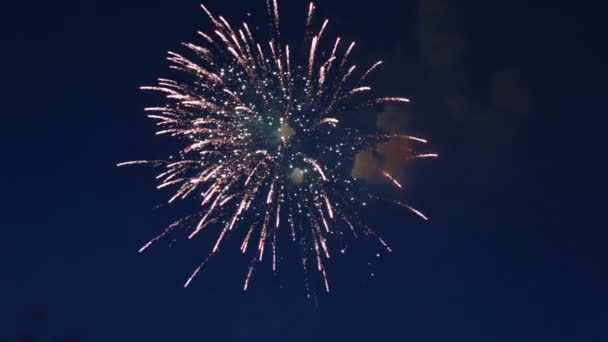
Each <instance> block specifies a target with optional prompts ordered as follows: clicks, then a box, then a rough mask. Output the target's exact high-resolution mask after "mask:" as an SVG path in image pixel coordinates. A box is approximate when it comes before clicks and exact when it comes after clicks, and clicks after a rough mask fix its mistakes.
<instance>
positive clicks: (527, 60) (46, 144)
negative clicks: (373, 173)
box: [0, 0, 608, 342]
mask: <svg viewBox="0 0 608 342" xmlns="http://www.w3.org/2000/svg"><path fill="white" fill-rule="evenodd" d="M371 3H372V4H373V6H370V5H369V4H367V3H363V2H361V3H358V2H357V3H354V2H352V1H346V0H326V1H320V3H319V4H318V5H319V6H318V8H319V13H321V14H322V15H323V16H327V17H330V18H331V19H332V33H336V31H337V32H339V33H340V34H341V35H342V36H343V37H348V38H351V39H355V40H357V41H358V42H359V44H360V46H363V47H365V49H364V50H360V51H359V53H358V55H357V58H360V59H361V60H363V61H371V60H373V59H374V58H376V57H377V56H381V57H382V58H383V59H384V60H385V61H386V65H387V67H386V69H384V70H383V71H382V72H380V73H379V74H378V76H377V78H376V82H377V84H378V87H379V89H381V90H383V91H386V92H388V93H391V94H395V93H397V94H403V95H407V96H409V97H411V98H412V99H413V100H414V103H413V104H412V106H411V107H410V108H409V109H408V111H407V124H406V125H405V127H406V128H407V129H408V130H409V131H411V132H412V133H416V134H420V135H423V136H426V137H429V138H430V140H431V141H432V144H433V145H432V146H433V147H434V148H435V149H436V150H437V151H438V152H439V153H440V154H441V156H442V158H441V159H440V160H437V161H432V162H424V163H420V164H418V165H416V167H415V168H414V169H413V170H411V172H410V173H409V174H408V180H409V183H410V186H409V190H408V194H407V199H408V200H410V201H412V202H413V203H416V204H417V205H418V206H419V207H421V208H424V209H425V211H426V212H427V213H428V214H430V216H431V218H432V219H431V221H430V222H429V223H422V222H419V221H418V220H416V219H415V218H413V217H411V215H408V214H406V213H402V212H398V211H391V210H387V211H386V212H384V211H383V212H381V213H376V214H372V215H371V216H370V219H371V220H372V221H373V222H374V223H375V224H376V225H377V226H378V228H379V230H380V231H382V232H385V234H386V235H387V236H388V237H389V238H390V241H391V243H392V246H393V249H394V253H392V254H390V255H385V256H383V257H382V258H381V259H379V260H378V259H373V258H372V260H371V262H372V264H371V266H368V265H367V262H368V260H367V259H364V258H363V255H353V256H352V258H353V259H354V261H352V262H349V261H345V260H338V261H336V263H335V264H334V265H333V267H331V266H330V272H331V274H332V280H333V291H332V293H331V294H329V295H326V294H324V293H322V292H319V293H318V297H317V299H316V300H306V298H305V294H304V292H303V290H302V289H301V288H300V287H301V284H300V285H298V284H299V279H300V273H298V270H297V269H294V270H291V271H287V274H286V275H285V276H284V277H283V279H282V280H277V279H273V278H272V276H271V275H270V274H269V272H267V273H264V272H261V273H260V275H259V277H258V278H256V280H255V282H254V285H253V287H252V289H251V291H249V292H247V293H244V292H242V291H241V286H242V279H243V274H244V269H243V268H242V267H240V266H242V265H241V264H237V263H235V262H234V257H231V256H227V257H226V258H217V259H216V260H215V261H214V263H213V264H212V265H210V266H209V268H207V269H206V270H205V272H204V273H203V274H202V276H201V277H199V278H198V279H197V281H196V282H195V284H194V286H193V287H192V288H189V289H187V290H184V289H182V284H183V281H184V279H185V278H186V277H187V276H188V274H189V272H190V271H191V270H192V269H193V268H194V267H195V266H196V264H197V262H198V261H199V260H200V257H202V256H203V255H204V253H206V250H205V249H204V248H203V247H204V246H205V245H204V244H203V245H196V244H190V243H184V242H183V241H181V240H180V239H179V238H178V240H177V241H176V243H175V244H174V245H173V248H169V247H167V244H166V243H164V244H159V245H158V246H157V247H156V248H154V249H152V250H151V252H150V253H148V254H145V255H139V254H137V249H138V248H139V247H140V246H141V245H142V243H143V242H145V241H146V239H148V238H150V237H151V236H153V235H154V233H156V232H158V231H159V230H161V229H162V228H163V227H164V226H165V225H166V224H167V223H170V222H171V219H173V218H175V216H174V215H177V212H175V211H172V210H171V209H160V210H155V209H154V208H155V207H156V206H157V205H158V204H161V203H163V202H164V201H165V199H166V194H163V193H158V192H157V191H155V190H154V188H155V185H154V179H153V178H154V177H153V173H152V172H151V170H145V169H139V170H131V169H129V170H124V169H117V168H116V167H115V164H116V163H117V162H120V161H124V160H130V159H134V158H157V157H163V156H165V155H166V153H167V151H169V150H170V149H171V147H172V146H171V144H170V143H167V141H165V140H162V139H156V138H155V137H154V136H153V124H152V123H151V122H149V121H148V120H147V119H146V118H145V115H144V113H143V110H142V109H143V107H144V106H146V105H148V104H150V103H152V101H153V100H154V98H153V97H150V96H149V95H148V94H142V93H141V92H140V91H139V90H138V87H139V86H140V85H142V84H149V83H151V82H152V81H153V80H154V79H155V78H156V77H159V76H162V75H166V74H167V69H166V62H165V60H164V57H165V53H166V51H167V50H170V49H171V50H173V49H176V48H178V44H179V42H181V41H184V40H188V39H192V38H194V37H195V34H194V33H195V31H196V30H198V29H201V28H206V27H209V26H208V23H207V22H206V18H205V16H204V15H203V13H202V12H201V11H200V10H199V7H198V1H196V0H184V1H180V2H179V3H176V2H174V1H163V0H149V1H141V0H133V1H128V2H124V1H115V0H110V1H86V2H84V1H80V2H77V1H70V0H68V1H64V2H57V3H48V2H45V3H39V4H36V3H35V2H28V3H23V4H11V5H7V6H8V7H7V8H5V9H3V10H2V12H3V15H5V16H7V17H6V18H5V19H3V20H2V24H1V25H2V30H1V31H2V45H3V49H2V51H3V53H2V60H3V63H2V70H3V71H2V82H1V83H2V98H3V100H2V106H0V113H1V114H2V124H1V125H0V134H1V135H0V139H1V141H2V144H1V146H2V168H1V171H0V172H1V176H2V179H3V183H4V185H3V187H2V192H1V195H0V196H1V197H0V199H1V201H2V206H1V208H2V220H0V227H1V228H0V229H1V232H2V237H1V238H0V266H1V270H2V271H1V274H2V275H1V277H0V341H4V340H3V338H4V339H5V340H7V341H13V340H14V338H16V336H18V335H22V336H25V335H28V334H30V335H48V336H63V335H83V336H86V337H87V338H89V339H90V340H94V341H111V342H117V341H207V340H215V341H310V340H317V341H389V340H391V341H392V340H397V341H415V342H426V341H428V342H439V341H442V342H443V341H467V342H482V341H484V342H485V341H505V342H506V341H605V340H607V339H608V330H607V328H606V327H608V309H606V307H607V305H608V295H607V294H606V293H607V292H606V290H607V288H608V275H607V274H606V261H608V252H607V251H606V248H605V246H606V240H607V238H608V233H606V230H605V224H602V222H603V221H604V219H603V218H600V216H599V214H598V212H599V210H600V206H601V205H602V204H603V203H602V202H605V201H604V199H603V197H604V196H603V193H602V192H601V191H600V184H599V179H600V171H599V167H600V165H601V162H599V161H598V159H599V158H600V157H601V156H602V154H601V153H603V155H605V151H603V152H600V153H596V151H595V150H597V149H598V147H599V146H601V145H600V144H601V139H600V137H602V136H603V135H605V134H604V132H603V131H602V133H601V134H600V129H601V127H605V126H603V125H601V124H599V121H600V120H598V118H600V117H601V114H605V106H600V99H601V98H602V97H604V98H605V95H604V94H603V93H602V92H601V90H602V89H603V88H605V85H604V83H605V82H604V80H603V79H601V77H600V70H601V68H602V64H603V63H604V62H603V60H604V59H603V58H602V57H601V56H600V54H599V48H594V46H597V45H601V44H603V43H602V42H603V40H602V39H600V38H597V37H595V35H597V33H598V32H599V28H600V25H599V22H600V21H598V20H597V19H598V18H596V15H594V12H596V10H594V9H593V8H583V7H582V6H581V7H578V6H576V5H574V4H569V5H565V4H557V3H553V4H551V5H550V6H546V7H545V6H540V4H537V5H536V7H535V6H533V5H530V4H529V2H528V1H523V0H522V1H517V0H516V1H509V2H504V3H501V4H491V3H489V2H487V1H481V0H465V1H456V0H418V1H414V0H408V1H401V2H399V3H398V4H397V3H396V2H395V1H388V0H376V1H373V2H371ZM207 4H208V5H209V7H211V8H213V9H214V10H215V11H216V12H219V13H223V14H226V16H227V17H231V18H235V19H238V18H240V16H239V15H240V14H241V13H243V12H244V11H247V10H251V11H253V12H260V11H261V10H263V9H264V4H263V1H262V0H256V1H237V0H223V1H219V0H210V1H208V2H207ZM306 5H307V4H306V3H305V2H304V1H299V0H289V3H288V1H286V0H283V1H282V2H281V6H282V9H283V10H284V12H283V15H284V17H283V25H284V27H283V30H284V31H285V32H286V35H288V36H289V35H295V34H296V33H299V32H300V29H301V25H300V24H301V21H302V20H303V18H302V15H303V12H304V9H305V7H306ZM3 7H4V6H3ZM296 15H299V16H297V17H296ZM287 18H297V20H295V19H294V20H289V19H287ZM602 176H604V174H602ZM236 266H239V267H236ZM372 272H373V273H374V277H371V276H370V274H371V273H372ZM23 341H29V340H23ZM41 341H43V340H41ZM44 341H46V340H44ZM66 341H67V340H66Z"/></svg>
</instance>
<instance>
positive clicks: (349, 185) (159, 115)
mask: <svg viewBox="0 0 608 342" xmlns="http://www.w3.org/2000/svg"><path fill="white" fill-rule="evenodd" d="M266 5H267V9H268V13H269V15H270V25H269V31H270V32H271V37H270V39H267V41H266V43H262V41H263V39H261V38H259V37H256V35H255V33H257V32H252V31H251V30H250V26H249V24H248V23H242V24H241V25H240V26H237V25H231V24H230V23H229V22H228V21H227V20H226V19H225V18H224V17H222V16H216V15H214V14H213V13H212V12H211V11H210V10H209V9H208V8H207V7H205V6H204V5H202V9H203V11H204V12H205V13H206V15H207V16H208V18H209V19H210V21H211V23H212V24H213V28H212V29H211V30H210V31H209V32H198V34H199V35H200V37H201V38H202V43H201V44H195V43H184V44H183V45H184V47H185V49H186V50H187V51H188V53H187V54H180V53H175V52H169V53H168V57H167V59H168V60H169V61H170V63H171V66H170V67H171V69H174V70H177V71H178V72H179V74H180V77H179V78H178V79H177V80H171V79H165V78H160V79H158V83H157V85H155V86H147V87H142V88H141V89H144V90H151V91H155V92H159V93H162V94H164V95H165V96H166V98H167V99H168V101H167V104H165V105H163V106H155V107H149V108H146V109H145V110H146V112H148V113H149V115H148V116H149V117H150V118H151V119H153V120H155V121H156V122H157V126H158V130H157V132H156V134H157V135H169V136H172V137H175V138H178V139H180V141H182V142H184V147H183V149H182V150H180V151H178V152H177V153H176V155H174V156H172V157H171V158H170V159H169V160H154V161H131V162H126V163H122V164H119V166H126V165H141V164H150V165H154V166H157V167H161V168H162V172H161V173H160V174H159V175H158V177H157V179H158V180H159V182H160V184H159V185H158V189H163V188H173V189H174V190H173V193H172V195H171V198H170V199H169V202H170V203H171V202H174V201H176V200H183V199H186V198H188V197H194V198H197V199H198V200H199V201H200V204H201V209H200V212H198V213H195V214H194V215H192V216H190V217H188V218H185V219H182V220H179V221H177V222H175V223H173V224H172V225H171V226H169V227H168V228H167V229H166V230H165V231H164V232H163V233H162V234H160V235H159V236H157V237H155V238H154V239H152V240H151V241H150V242H148V243H147V244H145V245H144V247H142V248H141V250H140V252H143V251H145V250H146V249H148V248H149V247H150V246H151V245H152V244H153V243H154V242H157V241H158V240H160V239H162V238H163V237H165V236H167V235H168V234H170V233H172V232H173V231H174V230H175V229H176V228H178V227H185V228H186V229H189V230H190V232H189V233H188V237H189V238H190V239H193V238H195V237H196V236H197V235H199V234H200V233H202V232H204V231H205V230H208V229H210V227H219V228H218V229H219V234H218V235H217V238H216V240H215V243H214V247H213V249H212V251H211V252H210V254H209V255H208V256H207V257H206V258H205V261H204V262H203V263H201V264H200V265H199V266H198V267H197V268H196V269H195V271H194V273H192V275H191V276H190V277H189V278H188V280H187V282H186V284H185V286H186V287H187V286H189V285H190V284H191V282H192V281H193V279H194V278H195V276H196V275H197V274H198V273H199V271H200V270H201V268H202V267H203V266H204V265H205V264H206V263H207V261H208V260H209V258H210V257H211V256H213V255H215V254H216V253H217V252H219V251H220V249H221V248H222V246H223V245H224V242H225V241H226V239H228V238H235V239H242V242H241V244H240V246H241V252H242V253H243V254H248V253H251V247H255V248H254V251H253V253H252V256H251V262H250V263H249V266H248V268H247V270H246V271H245V273H246V277H245V281H244V289H247V288H248V287H249V286H250V281H251V278H252V276H253V274H254V270H255V267H256V265H257V264H259V263H260V262H261V261H262V260H263V258H264V256H265V255H266V254H268V253H271V254H272V255H271V256H270V260H272V269H273V270H274V271H276V270H277V268H278V262H277V236H278V235H279V234H280V233H281V232H282V230H284V231H285V234H288V236H290V237H291V240H292V241H294V242H296V245H299V248H300V249H301V251H300V254H301V256H302V257H301V264H302V267H303V269H304V273H305V280H306V288H307V289H309V280H308V271H307V270H308V269H309V266H310V265H309V263H310V262H311V261H313V260H314V262H315V264H316V265H315V267H314V268H316V269H317V271H318V272H319V274H320V275H321V278H322V281H323V285H324V287H325V289H326V290H327V291H329V289H330V287H329V281H328V279H327V273H326V265H325V264H326V262H327V260H328V259H329V258H330V257H331V255H332V253H331V246H330V243H329V241H328V238H329V237H330V236H331V235H332V234H343V233H344V232H347V233H348V232H350V233H352V235H353V236H354V237H358V236H359V235H361V234H363V235H365V236H373V237H375V238H376V239H377V241H378V242H379V243H380V244H381V245H382V246H384V247H385V248H386V249H387V250H389V251H390V247H389V246H388V245H387V244H386V242H384V240H382V238H381V237H380V236H379V235H378V234H376V233H375V232H373V230H372V229H371V228H370V227H368V226H365V225H363V224H360V225H359V226H360V227H361V228H357V226H358V225H357V224H353V223H352V222H358V219H357V218H356V217H353V216H354V213H355V212H356V211H357V210H356V209H354V208H359V207H360V206H361V205H363V206H364V205H365V201H366V200H370V199H377V200H382V199H380V198H377V197H374V196H372V195H368V196H363V198H359V197H361V196H356V195H355V194H356V193H357V192H356V191H355V190H354V189H353V187H355V186H356V185H355V184H356V182H355V181H354V180H353V179H352V177H350V175H349V174H348V172H345V169H346V168H345V166H346V165H345V164H347V162H348V161H349V160H352V159H353V157H354V155H355V154H356V153H357V151H360V150H362V149H364V148H366V147H369V146H373V145H375V144H377V143H379V142H381V141H385V140H387V139H393V138H396V139H404V140H407V141H411V142H413V144H420V145H422V144H425V143H426V140H424V139H422V138H417V137H413V136H404V135H384V134H376V135H370V134H362V133H360V132H359V131H357V130H355V129H353V128H349V127H342V126H341V122H343V120H342V118H344V117H345V116H347V115H356V112H357V111H359V112H360V111H362V110H366V109H367V110H370V108H372V109H373V106H377V105H381V104H385V103H402V104H403V103H407V102H409V100H408V99H406V98H401V97H379V98H372V99H369V98H367V99H366V98H365V94H366V93H369V92H371V91H372V88H371V87H370V86H369V85H366V84H364V82H365V81H367V80H368V78H369V77H370V75H371V74H372V73H373V72H374V71H375V70H376V69H377V68H378V67H379V66H380V65H381V64H382V62H377V63H375V64H374V65H372V66H371V67H369V68H366V69H364V70H365V72H363V73H362V74H360V76H356V75H357V72H356V71H357V70H358V68H357V67H356V66H355V65H352V62H351V61H350V56H351V55H352V54H353V52H354V50H355V46H356V44H355V43H354V42H353V43H350V44H349V45H346V46H345V49H341V45H340V43H341V39H340V38H337V39H336V40H335V43H331V42H330V43H329V47H330V49H331V53H325V51H323V47H324V46H325V40H324V39H323V38H324V37H325V36H326V35H327V31H328V24H329V21H328V20H324V21H323V24H322V25H321V28H320V29H319V30H318V31H316V30H314V29H313V28H312V26H313V23H314V21H315V10H316V7H315V5H314V4H313V3H310V6H308V11H307V16H306V18H305V25H304V35H305V37H304V39H305V41H306V42H307V43H306V45H307V46H308V47H307V52H306V55H305V56H302V58H301V59H300V60H301V61H302V63H299V64H297V63H294V60H292V55H293V52H294V50H290V48H289V45H285V44H283V43H282V42H281V39H280V38H281V37H280V20H279V7H278V1H277V0H267V4H266ZM328 51H329V50H328ZM403 157H404V158H406V159H414V158H431V157H437V155H436V154H431V153H425V154H419V155H416V154H413V155H410V156H403ZM382 175H383V176H384V177H385V178H386V180H387V181H388V182H390V183H392V184H393V185H394V186H396V187H398V188H402V187H403V186H402V185H401V183H399V181H398V180H397V179H396V178H395V177H394V176H393V175H391V174H389V173H388V172H387V171H382ZM393 203H394V204H396V205H398V206H401V207H404V208H407V209H409V210H411V211H412V212H413V213H415V214H416V215H418V216H419V217H421V218H423V219H425V220H426V219H427V217H426V216H425V215H424V214H423V213H422V212H420V211H419V210H417V209H415V208H413V207H412V206H410V205H407V204H404V203H401V202H398V201H393ZM241 227H243V229H240V228H241ZM237 228H239V229H237Z"/></svg>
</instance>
